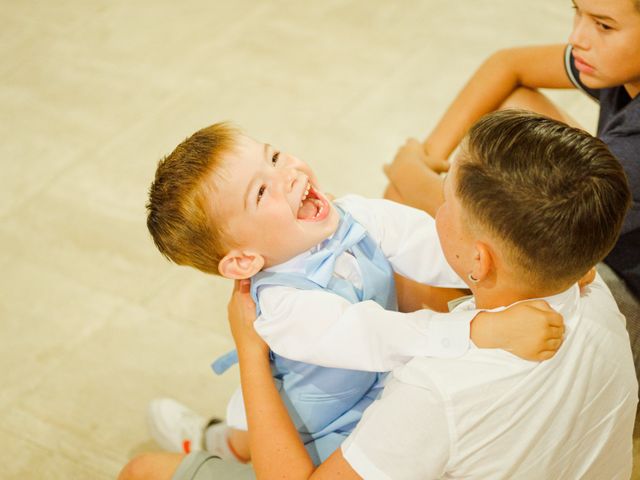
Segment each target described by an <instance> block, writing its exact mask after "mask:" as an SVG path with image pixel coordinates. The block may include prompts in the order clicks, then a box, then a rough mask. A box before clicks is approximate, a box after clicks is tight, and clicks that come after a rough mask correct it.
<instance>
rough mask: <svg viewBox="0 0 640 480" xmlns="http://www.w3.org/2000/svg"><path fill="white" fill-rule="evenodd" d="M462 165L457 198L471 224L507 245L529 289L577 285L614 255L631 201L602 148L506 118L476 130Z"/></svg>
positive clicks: (533, 121)
mask: <svg viewBox="0 0 640 480" xmlns="http://www.w3.org/2000/svg"><path fill="white" fill-rule="evenodd" d="M459 159H460V161H459V164H458V167H457V168H458V170H457V172H458V175H457V195H458V198H459V199H460V201H461V203H462V205H463V207H464V209H465V212H468V215H467V216H470V217H471V218H469V219H468V220H470V223H473V222H474V221H477V223H479V224H480V226H481V228H482V227H484V228H485V229H486V230H487V231H488V232H490V233H492V234H494V235H495V236H496V237H497V238H498V239H500V240H501V241H503V242H505V244H506V245H505V246H506V247H507V252H508V254H509V255H510V259H511V260H512V261H513V262H514V263H515V266H516V267H518V268H519V270H520V272H521V273H522V275H523V277H525V278H524V279H525V280H526V281H531V282H534V283H535V284H537V285H546V286H553V285H560V284H563V283H567V282H570V281H574V280H577V279H578V278H580V276H582V275H583V274H584V273H585V272H587V271H588V270H589V268H591V267H593V266H594V265H595V264H596V263H597V262H599V261H600V260H602V259H603V258H604V257H605V256H606V254H607V253H608V252H609V251H610V250H611V248H613V245H614V244H615V242H616V240H617V238H618V234H619V231H620V228H621V226H622V222H623V219H624V216H625V213H626V211H627V208H628V206H629V203H630V198H631V195H630V192H629V187H628V184H627V179H626V176H625V173H624V171H623V169H622V166H621V165H620V163H619V162H618V161H617V160H616V158H615V157H614V156H613V155H612V154H611V152H610V151H609V149H608V148H607V146H606V145H605V143H604V142H602V141H601V140H599V139H597V138H595V137H593V136H591V135H590V134H588V133H587V132H584V131H582V130H579V129H576V128H572V127H569V126H568V125H566V124H564V123H560V122H557V121H555V120H552V119H550V118H547V117H543V116H540V115H537V114H533V113H528V112H523V111H516V110H506V111H502V112H496V113H492V114H489V115H486V116H485V117H483V118H482V119H481V120H480V121H479V122H477V123H476V124H475V125H474V126H473V127H472V128H471V130H470V131H469V133H468V135H467V137H466V140H465V141H464V143H463V146H462V152H461V155H460V157H459Z"/></svg>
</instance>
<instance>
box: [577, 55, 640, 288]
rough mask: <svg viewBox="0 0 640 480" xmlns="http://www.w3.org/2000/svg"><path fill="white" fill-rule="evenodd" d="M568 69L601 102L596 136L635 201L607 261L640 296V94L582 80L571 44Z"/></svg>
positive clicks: (622, 88)
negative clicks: (622, 174) (596, 86)
mask: <svg viewBox="0 0 640 480" xmlns="http://www.w3.org/2000/svg"><path fill="white" fill-rule="evenodd" d="M565 69H566V71H567V74H568V75H569V79H570V80H571V81H572V82H573V84H574V85H575V86H576V87H577V88H579V89H580V90H582V91H583V92H585V93H586V94H587V95H589V96H590V97H592V98H593V99H594V100H596V101H597V102H599V103H600V117H599V119H598V133H597V136H598V138H600V139H601V140H602V141H603V142H605V143H606V144H607V145H608V146H609V149H610V150H611V152H612V153H613V154H614V155H615V156H616V158H617V159H618V160H619V161H620V163H621V164H622V167H623V168H624V171H625V173H626V174H627V179H628V180H629V187H630V189H631V195H632V197H633V201H632V204H631V208H630V209H629V211H628V212H627V216H626V217H625V220H624V224H623V226H622V231H621V233H620V238H619V239H618V242H617V243H616V245H615V247H614V248H613V250H612V251H611V253H610V254H609V255H608V256H607V258H605V260H604V261H605V263H607V264H608V265H609V266H610V267H611V268H612V269H613V270H614V271H615V272H616V273H617V274H618V275H619V276H620V277H621V278H622V279H623V280H624V281H625V282H626V284H627V285H628V286H629V288H630V289H631V291H632V292H633V293H634V294H635V295H636V297H637V298H640V95H636V97H635V98H631V97H630V96H629V94H628V93H627V90H626V89H625V88H624V87H623V86H620V87H614V88H602V89H592V88H589V87H587V86H585V85H584V84H583V83H582V82H581V81H580V76H579V72H578V70H577V69H576V66H575V62H574V59H573V55H571V46H570V45H569V46H567V49H566V50H565Z"/></svg>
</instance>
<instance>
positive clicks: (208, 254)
mask: <svg viewBox="0 0 640 480" xmlns="http://www.w3.org/2000/svg"><path fill="white" fill-rule="evenodd" d="M239 134H240V132H239V131H238V130H237V129H236V128H234V127H233V126H231V125H230V124H228V123H216V124H214V125H211V126H209V127H206V128H203V129H202V130H199V131H197V132H196V133H194V134H193V135H191V136H190V137H189V138H187V139H186V140H184V141H183V142H182V143H180V144H179V145H178V146H177V147H176V148H175V150H174V151H173V152H171V154H170V155H168V156H167V157H165V158H163V159H162V160H160V162H158V168H157V169H156V175H155V179H154V181H153V182H152V183H151V187H150V189H149V202H148V203H147V227H148V228H149V232H151V236H152V237H153V241H154V242H155V244H156V246H157V247H158V249H159V250H160V252H161V253H162V254H163V255H164V256H165V257H167V258H168V259H169V260H172V261H173V262H175V263H177V264H180V265H189V266H192V267H195V268H197V269H198V270H202V271H203V272H206V273H212V274H216V275H219V272H218V264H219V262H220V260H221V259H222V257H223V256H224V255H225V254H226V253H227V251H228V246H229V242H228V240H227V238H226V235H225V232H224V230H223V228H222V227H221V226H220V225H218V224H217V223H216V222H214V221H213V219H212V218H211V216H210V215H209V214H208V213H207V212H208V211H210V207H209V208H207V206H206V205H205V198H206V196H205V193H206V192H205V188H206V186H205V180H206V179H208V178H209V177H210V176H211V175H212V174H214V172H215V170H216V169H217V168H219V167H220V164H221V158H222V156H223V155H224V154H226V153H228V152H229V151H230V150H231V149H233V147H234V145H235V142H236V139H237V138H238V136H239Z"/></svg>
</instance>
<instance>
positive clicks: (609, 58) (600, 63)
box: [569, 0, 640, 94]
mask: <svg viewBox="0 0 640 480" xmlns="http://www.w3.org/2000/svg"><path fill="white" fill-rule="evenodd" d="M573 4H574V6H575V9H576V14H575V18H574V22H573V31H572V33H571V36H570V37H569V43H571V44H572V45H573V56H574V58H575V60H576V67H577V68H578V70H579V71H580V80H581V81H582V82H583V83H584V84H585V85H587V86H588V87H591V88H604V87H613V86H618V85H625V87H627V90H628V91H629V92H630V93H632V94H634V93H635V94H637V93H638V91H640V12H638V10H637V9H636V8H635V5H634V3H633V0H573Z"/></svg>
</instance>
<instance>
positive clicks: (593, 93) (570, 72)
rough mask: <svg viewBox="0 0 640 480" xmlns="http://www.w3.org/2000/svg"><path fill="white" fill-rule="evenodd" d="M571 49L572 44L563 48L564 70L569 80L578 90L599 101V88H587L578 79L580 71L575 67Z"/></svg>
mask: <svg viewBox="0 0 640 480" xmlns="http://www.w3.org/2000/svg"><path fill="white" fill-rule="evenodd" d="M572 50H573V46H571V45H567V47H566V48H565V49H564V70H565V72H566V73H567V76H568V77H569V80H571V83H573V86H574V87H576V88H577V89H578V90H582V91H583V92H584V93H586V94H587V95H589V96H590V97H591V98H593V99H594V100H596V101H599V100H600V90H596V89H594V88H589V87H587V86H586V85H585V84H584V83H582V82H581V81H580V72H579V71H578V69H577V68H576V63H575V60H574V58H573V55H571V51H572Z"/></svg>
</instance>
